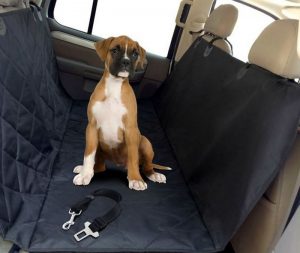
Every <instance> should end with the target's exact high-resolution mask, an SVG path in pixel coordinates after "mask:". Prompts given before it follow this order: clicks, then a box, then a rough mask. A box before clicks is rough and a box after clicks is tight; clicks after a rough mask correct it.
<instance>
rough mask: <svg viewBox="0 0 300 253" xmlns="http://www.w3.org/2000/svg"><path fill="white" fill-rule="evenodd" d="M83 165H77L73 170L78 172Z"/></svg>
mask: <svg viewBox="0 0 300 253" xmlns="http://www.w3.org/2000/svg"><path fill="white" fill-rule="evenodd" d="M82 168H83V166H82V165H78V166H76V167H75V168H74V169H73V172H74V173H76V174H78V173H80V171H81V170H82Z"/></svg>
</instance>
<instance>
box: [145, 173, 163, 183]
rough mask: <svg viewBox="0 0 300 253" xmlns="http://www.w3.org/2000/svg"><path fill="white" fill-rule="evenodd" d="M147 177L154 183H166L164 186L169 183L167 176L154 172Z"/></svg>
mask: <svg viewBox="0 0 300 253" xmlns="http://www.w3.org/2000/svg"><path fill="white" fill-rule="evenodd" d="M147 177H148V178H149V179H150V180H151V181H153V182H157V183H164V184H165V183H166V182H167V178H166V176H165V175H164V174H161V173H157V172H154V173H152V174H150V175H149V176H147Z"/></svg>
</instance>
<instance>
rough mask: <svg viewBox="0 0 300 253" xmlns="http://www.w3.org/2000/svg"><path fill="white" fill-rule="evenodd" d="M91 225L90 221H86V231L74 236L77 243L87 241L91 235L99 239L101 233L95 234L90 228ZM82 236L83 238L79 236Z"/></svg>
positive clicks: (83, 230)
mask: <svg viewBox="0 0 300 253" xmlns="http://www.w3.org/2000/svg"><path fill="white" fill-rule="evenodd" d="M90 225H91V223H90V222H89V221H86V222H85V223H84V229H82V230H80V231H79V232H78V233H76V234H75V235H74V237H75V239H76V241H77V242H79V241H81V240H83V239H85V238H86V237H88V236H90V235H91V236H93V237H94V238H97V237H99V232H93V231H92V230H91V229H90V227H89V226H90ZM81 234H83V236H81V237H80V236H79V235H81Z"/></svg>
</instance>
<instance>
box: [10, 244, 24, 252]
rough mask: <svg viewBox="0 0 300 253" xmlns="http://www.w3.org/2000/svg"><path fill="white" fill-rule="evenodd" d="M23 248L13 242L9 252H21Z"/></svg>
mask: <svg viewBox="0 0 300 253" xmlns="http://www.w3.org/2000/svg"><path fill="white" fill-rule="evenodd" d="M20 250H21V248H20V247H19V246H18V245H17V244H13V245H12V246H11V248H10V250H9V251H8V253H19V252H20Z"/></svg>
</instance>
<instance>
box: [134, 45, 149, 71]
mask: <svg viewBox="0 0 300 253" xmlns="http://www.w3.org/2000/svg"><path fill="white" fill-rule="evenodd" d="M136 44H137V48H138V52H139V58H138V63H137V66H138V67H140V68H141V69H144V66H145V65H146V64H147V59H146V50H145V49H144V48H142V47H141V46H140V45H139V43H136Z"/></svg>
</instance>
